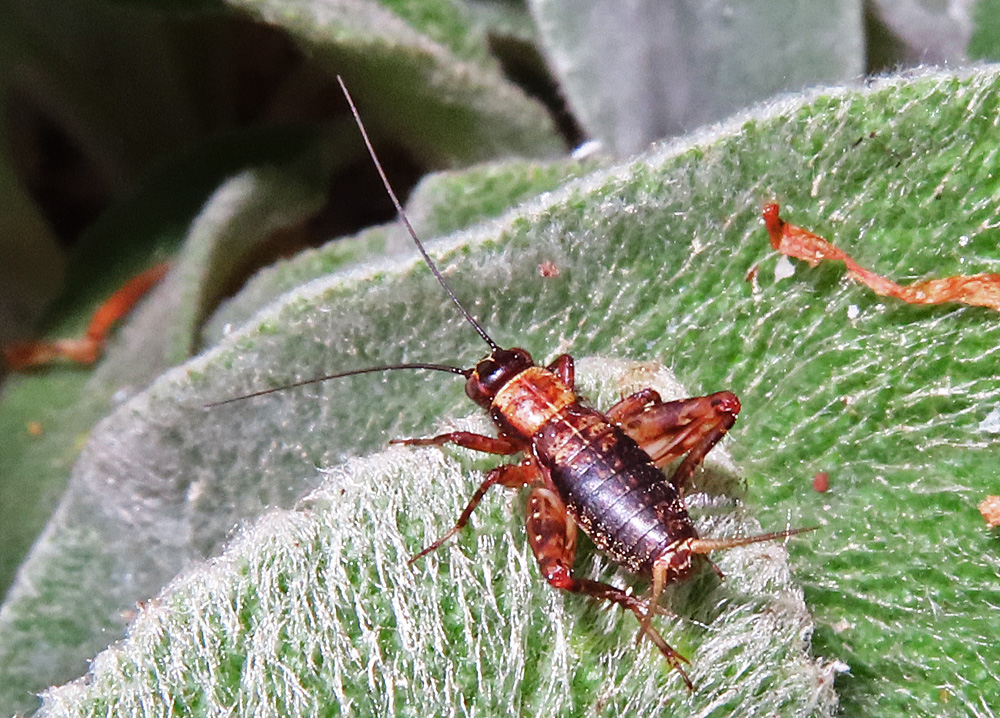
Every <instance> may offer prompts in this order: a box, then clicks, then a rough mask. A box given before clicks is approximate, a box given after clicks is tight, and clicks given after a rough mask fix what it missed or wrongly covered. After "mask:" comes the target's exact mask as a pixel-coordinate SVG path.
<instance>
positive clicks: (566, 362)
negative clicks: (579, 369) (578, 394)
mask: <svg viewBox="0 0 1000 718" xmlns="http://www.w3.org/2000/svg"><path fill="white" fill-rule="evenodd" d="M546 369H548V370H549V371H551V372H553V373H554V374H555V375H556V376H558V377H559V378H560V379H562V380H563V381H564V382H566V385H567V386H569V388H570V389H573V388H574V387H575V384H576V382H575V377H576V369H575V367H574V365H573V357H571V356H570V355H569V354H560V355H559V356H557V357H556V358H555V361H553V362H552V363H551V364H549V365H548V366H547V367H546Z"/></svg>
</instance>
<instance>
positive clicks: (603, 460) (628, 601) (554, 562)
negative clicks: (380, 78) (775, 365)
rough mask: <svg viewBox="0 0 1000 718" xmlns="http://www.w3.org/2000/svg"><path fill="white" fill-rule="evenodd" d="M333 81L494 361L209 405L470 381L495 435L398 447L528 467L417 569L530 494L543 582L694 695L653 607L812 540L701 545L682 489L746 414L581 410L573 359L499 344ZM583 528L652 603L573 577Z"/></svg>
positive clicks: (651, 404) (511, 468) (659, 403)
mask: <svg viewBox="0 0 1000 718" xmlns="http://www.w3.org/2000/svg"><path fill="white" fill-rule="evenodd" d="M337 79H338V81H339V82H340V86H341V89H342V90H343V92H344V96H345V97H346V98H347V102H348V104H349V106H350V109H351V112H352V114H353V115H354V119H355V121H356V122H357V125H358V128H359V130H360V132H361V136H362V138H363V139H364V142H365V145H366V146H367V148H368V152H369V154H370V155H371V158H372V161H373V163H374V165H375V168H376V170H377V171H378V173H379V175H380V177H381V178H382V182H383V184H384V185H385V189H386V192H387V193H388V194H389V197H390V199H391V200H392V202H393V204H394V205H395V208H396V211H397V213H398V215H399V219H400V221H401V222H402V223H403V225H404V226H405V228H406V230H407V232H408V233H409V235H410V237H411V238H412V239H413V242H414V244H415V245H416V247H417V249H418V250H419V251H420V254H421V255H422V256H423V258H424V261H425V262H426V263H427V266H428V267H429V268H430V270H431V272H432V273H433V274H434V276H435V277H436V278H437V281H438V282H439V283H440V284H441V286H442V287H443V289H444V291H445V292H446V293H447V295H448V296H449V297H450V298H451V300H452V302H454V304H455V306H456V307H458V310H459V311H460V312H461V313H462V315H463V316H464V317H465V320H466V321H467V322H468V323H469V325H470V326H471V327H472V328H473V329H474V330H475V331H476V332H477V333H478V334H479V336H480V337H481V338H482V340H483V341H484V342H485V343H486V344H487V346H488V347H489V354H488V355H487V356H486V357H485V358H484V359H482V360H480V361H479V362H478V363H477V364H476V365H475V366H474V367H472V368H470V369H462V368H460V367H454V366H448V365H442V364H424V363H413V364H393V365H385V366H377V367H369V368H365V369H357V370H353V371H346V372H341V373H338V374H330V375H327V376H322V377H317V378H315V379H309V380H306V381H301V382H297V383H294V384H289V385H287V386H283V387H278V388H274V389H267V390H264V391H260V392H255V393H252V394H246V395H244V396H240V397H236V398H233V399H227V400H225V401H220V402H215V403H214V404H209V405H208V406H218V405H221V404H227V403H230V402H233V401H239V400H243V399H247V398H251V397H255V396H261V395H264V394H270V393H272V392H275V391H281V390H284V389H287V388H291V387H296V386H302V385H304V384H311V383H315V382H320V381H326V380H328V379H335V378H339V377H346V376H353V375H357V374H367V373H371V372H383V371H393V370H398V369H423V370H430V371H441V372H448V373H451V374H457V375H460V376H463V377H465V393H466V394H467V395H468V396H469V398H470V399H472V400H473V401H474V402H475V403H476V404H478V405H479V406H481V407H482V408H483V409H485V410H486V411H487V412H488V413H489V415H490V418H491V419H492V420H493V422H494V423H495V424H496V427H497V435H496V436H485V435H481V434H475V433H471V432H466V431H452V432H449V433H446V434H441V435H439V436H434V437H430V438H421V439H397V440H394V441H393V443H398V444H408V445H411V446H440V445H443V444H457V445H458V446H462V447H465V448H468V449H474V450H476V451H483V452H487V453H490V454H497V455H501V456H513V455H515V454H521V455H522V456H523V458H522V459H521V460H520V461H515V462H513V463H507V464H502V465H500V466H498V467H496V468H494V469H492V470H491V471H489V472H488V473H487V474H486V477H485V479H484V480H483V482H482V484H481V485H480V486H479V488H478V489H477V490H476V492H475V493H474V494H473V496H472V498H471V499H470V500H469V502H468V505H467V506H466V507H465V510H464V511H462V514H461V515H460V516H459V518H458V521H457V522H456V523H455V525H454V526H453V527H452V528H451V529H450V530H449V531H447V532H446V533H445V534H444V535H443V536H441V537H440V538H439V539H438V540H436V541H434V542H433V543H432V544H430V545H429V546H427V547H426V548H425V549H423V550H422V551H420V552H419V553H417V554H416V555H415V556H413V558H411V559H410V563H413V562H414V561H416V560H418V559H420V558H421V557H423V556H425V555H427V554H428V553H430V552H431V551H434V550H436V549H438V548H440V547H441V545H442V544H444V543H445V542H446V541H447V540H448V539H450V538H451V537H453V536H454V535H455V534H457V533H458V532H459V531H461V529H462V528H463V527H464V526H465V525H466V524H467V523H468V521H469V518H470V516H471V515H472V513H473V511H475V509H476V507H477V506H478V505H479V502H480V501H481V500H482V498H483V496H484V495H485V494H486V492H487V491H489V489H490V488H491V487H493V486H495V485H497V484H499V485H501V486H506V487H509V488H521V487H529V488H530V489H531V494H530V497H529V500H528V507H527V517H526V521H525V523H526V528H527V536H528V543H529V545H530V547H531V550H532V552H533V553H534V556H535V559H536V560H537V561H538V567H539V569H540V570H541V572H542V575H543V576H544V577H545V579H546V581H548V582H549V584H551V585H552V586H553V587H555V588H559V589H562V590H564V591H569V592H572V593H581V594H585V595H587V596H590V597H592V598H595V599H598V600H602V601H610V602H612V603H617V604H618V605H620V606H622V607H623V608H624V609H627V610H629V611H631V612H632V613H634V614H635V616H636V618H637V619H638V620H639V626H640V637H641V636H643V635H644V636H646V637H647V638H648V639H649V640H651V641H652V642H653V644H655V645H656V647H657V648H658V649H659V650H660V652H661V653H662V654H663V655H664V656H665V657H666V659H667V661H668V662H669V664H670V665H671V666H672V667H673V668H674V669H676V670H677V672H678V673H679V674H680V676H681V677H682V678H683V680H684V682H685V683H686V684H687V686H688V688H689V689H693V684H692V683H691V680H690V678H689V677H688V675H687V673H685V671H684V669H683V667H682V664H683V663H687V662H688V661H687V659H686V658H684V657H683V656H682V655H680V654H679V653H677V651H675V650H674V649H673V648H671V647H670V645H669V644H668V643H667V642H666V641H665V640H664V639H663V637H662V636H661V635H660V634H659V632H658V631H657V630H656V629H655V628H654V627H653V626H652V625H651V623H650V619H651V618H652V616H653V614H654V613H657V612H661V610H660V609H657V605H658V601H659V599H660V595H661V593H662V591H663V589H664V587H665V586H667V585H668V584H671V583H674V582H677V581H682V580H684V579H685V578H687V577H689V576H691V575H692V574H693V573H694V572H695V570H696V569H697V565H696V560H697V559H698V557H704V555H705V554H707V553H709V552H711V551H716V550H719V549H728V548H733V547H736V546H745V545H747V544H751V543H756V542H759V541H769V540H772V539H778V538H784V537H787V536H792V535H794V534H797V533H800V532H802V531H808V530H811V529H793V530H788V531H779V532H775V533H767V534H762V535H759V536H749V537H739V538H718V539H712V538H700V537H699V536H698V533H697V531H696V530H695V528H694V525H693V524H692V522H691V519H690V518H689V516H688V513H687V510H686V509H685V506H684V498H683V491H684V488H685V486H686V484H687V482H688V480H689V479H690V478H691V475H692V474H693V472H694V471H695V469H696V468H697V466H698V465H699V464H700V463H701V462H702V460H703V459H704V457H705V455H706V454H707V453H708V452H709V450H711V448H712V447H713V446H715V444H716V443H718V441H719V440H720V439H721V438H722V437H723V435H724V434H725V433H726V431H728V430H729V428H730V427H732V426H733V423H734V422H735V421H736V415H737V413H738V412H739V410H740V402H739V400H738V399H737V398H736V396H735V395H734V394H732V393H731V392H728V391H720V392H716V393H714V394H709V395H708V396H700V397H694V398H690V399H681V400H679V401H663V400H662V399H661V398H660V396H659V394H657V392H656V391H654V390H653V389H643V390H641V391H639V392H636V393H635V394H632V395H631V396H629V397H626V398H624V399H622V400H621V401H619V402H618V403H617V404H615V405H614V406H612V407H611V408H610V409H608V410H607V412H604V413H601V412H600V411H597V410H596V409H591V408H589V407H587V406H584V405H583V404H582V403H581V401H580V398H579V397H578V395H577V393H576V390H575V388H574V370H573V358H572V357H571V356H569V355H568V354H562V355H560V356H559V357H557V358H556V359H555V360H554V361H553V362H552V363H551V364H549V365H548V366H545V367H543V366H538V365H536V364H535V362H534V360H533V359H532V358H531V355H530V354H529V353H528V352H527V351H525V350H524V349H521V348H519V347H513V348H510V349H505V348H503V347H501V346H500V345H499V344H497V343H496V342H495V341H494V340H493V339H492V338H491V337H490V335H489V334H488V333H487V332H486V330H485V329H484V328H483V327H482V325H480V323H479V322H478V321H477V320H476V319H475V317H473V316H472V315H471V314H470V313H469V311H468V310H467V309H466V308H465V307H464V306H463V305H462V303H461V302H460V301H459V299H458V297H457V296H456V295H455V293H454V292H453V291H452V290H451V288H450V287H449V286H448V284H447V282H446V281H445V279H444V277H443V276H442V275H441V272H440V271H439V270H438V268H437V266H436V265H435V263H434V261H433V260H432V259H431V258H430V256H429V255H428V254H427V251H426V249H425V248H424V246H423V243H422V242H421V241H420V239H419V237H418V236H417V234H416V232H415V231H414V229H413V227H412V226H411V225H410V222H409V220H408V219H407V217H406V213H405V212H404V211H403V207H402V205H401V204H400V202H399V200H398V198H397V197H396V194H395V192H394V191H393V189H392V186H391V185H390V183H389V180H388V179H387V177H386V175H385V172H384V171H383V169H382V166H381V164H380V162H379V160H378V157H377V156H376V154H375V150H374V149H373V147H372V145H371V141H370V140H369V138H368V134H367V132H366V131H365V127H364V124H363V123H362V121H361V117H360V115H359V114H358V110H357V108H356V107H355V105H354V101H353V100H352V98H351V95H350V93H349V92H348V91H347V87H346V86H345V85H344V82H343V80H341V79H340V78H339V77H338V78H337ZM682 457H683V458H682ZM677 459H682V460H681V461H680V463H679V464H678V465H677V467H676V468H675V469H674V471H673V473H672V474H671V476H670V478H669V479H668V478H667V477H666V476H665V475H664V474H663V472H662V471H661V468H662V467H663V466H665V465H666V464H668V463H670V462H672V461H675V460H677ZM578 527H579V528H580V529H582V530H583V531H584V533H586V534H587V535H588V536H589V537H590V538H591V540H592V541H593V542H594V544H595V545H596V546H597V548H598V549H600V550H601V551H603V552H604V553H605V554H607V555H608V556H609V557H611V558H612V559H613V560H614V561H616V562H617V563H619V564H620V565H622V566H625V567H626V568H628V569H629V570H630V571H632V572H634V573H636V574H639V575H642V576H646V577H648V578H650V579H651V581H652V590H651V595H650V597H649V599H648V600H647V599H641V598H637V597H636V596H633V595H632V594H631V593H629V592H626V591H623V590H621V589H619V588H616V587H614V586H611V585H609V584H607V583H602V582H600V581H593V580H590V579H586V578H579V577H577V576H576V575H575V573H574V571H573V564H574V560H575V557H576V548H577V529H578ZM703 560H705V561H707V558H704V559H703ZM713 567H714V564H713ZM716 571H717V572H718V569H716ZM720 576H721V573H720Z"/></svg>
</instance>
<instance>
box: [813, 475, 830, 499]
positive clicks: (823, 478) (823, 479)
mask: <svg viewBox="0 0 1000 718" xmlns="http://www.w3.org/2000/svg"><path fill="white" fill-rule="evenodd" d="M829 490H830V474H828V473H826V472H825V471H818V472H816V475H815V476H814V477H813V491H816V492H818V493H821V494H823V493H826V492H827V491H829Z"/></svg>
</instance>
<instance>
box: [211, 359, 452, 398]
mask: <svg viewBox="0 0 1000 718" xmlns="http://www.w3.org/2000/svg"><path fill="white" fill-rule="evenodd" d="M396 369H427V370H428V371H444V372H448V373H449V374H460V375H461V376H465V377H467V376H469V374H470V373H471V371H472V370H471V369H460V368H459V367H457V366H447V365H446V364H386V365H385V366H370V367H367V368H365V369H353V370H351V371H342V372H339V373H337V374H327V375H326V376H317V377H314V378H313V379H305V380H303V381H297V382H295V383H294V384H285V385H284V386H276V387H274V388H273V389H264V390H262V391H255V392H253V393H252V394H241V395H240V396H234V397H232V398H231V399H223V400H222V401H213V402H212V403H210V404H205V408H206V409H211V408H212V407H215V406H222V405H223V404H232V403H233V402H236V401H243V400H244V399H253V398H254V397H255V396H264V395H265V394H274V393H275V392H278V391H284V390H285V389H294V388H295V387H297V386H305V385H306V384H318V383H319V382H321V381H326V380H327V379H340V378H341V377H345V376H357V375H358V374H373V373H375V372H379V371H395V370H396Z"/></svg>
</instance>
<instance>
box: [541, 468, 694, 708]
mask: <svg viewBox="0 0 1000 718" xmlns="http://www.w3.org/2000/svg"><path fill="white" fill-rule="evenodd" d="M526 526H527V530H528V544H529V545H530V546H531V550H532V552H533V553H534V554H535V560H537V561H538V567H539V569H540V570H541V572H542V575H543V576H545V580H546V581H548V582H549V584H550V585H551V586H553V587H555V588H561V589H562V590H564V591H570V592H571V593H582V594H586V595H587V596H591V597H592V598H596V599H599V600H602V601H611V602H612V603H617V604H618V605H619V606H622V607H623V608H626V609H628V610H630V611H632V613H634V614H635V616H636V618H638V619H639V623H640V625H641V627H642V631H643V633H644V634H645V635H646V636H647V637H648V638H649V639H650V640H651V641H652V642H653V643H654V644H655V645H656V647H657V648H659V649H660V652H661V653H662V654H663V655H664V657H665V658H666V659H667V662H669V663H670V665H671V667H673V668H676V669H677V672H678V673H680V674H681V677H682V678H683V679H684V682H685V683H686V684H687V686H688V688H689V689H693V687H694V686H693V684H692V683H691V679H689V678H688V676H687V673H685V672H684V669H683V668H682V667H681V664H682V663H687V659H686V658H684V656H682V655H681V654H679V653H678V652H677V651H675V650H674V649H673V648H671V647H670V644H668V643H667V642H666V641H665V640H664V639H663V636H661V635H660V634H659V632H658V631H657V630H656V629H655V628H653V627H652V626H650V625H649V621H648V619H647V613H651V612H652V611H653V610H655V609H654V607H653V606H652V605H651V604H647V603H646V602H645V601H643V600H641V599H638V598H636V597H635V596H632V595H631V594H628V593H625V592H624V591H622V590H621V589H618V588H615V587H614V586H611V585H609V584H606V583H601V582H600V581H591V580H589V579H585V578H575V577H574V576H573V562H574V560H575V558H576V530H577V529H576V523H575V522H574V521H573V520H572V518H571V517H570V515H569V514H568V513H567V511H566V506H565V504H563V502H562V501H561V500H560V499H559V496H558V495H557V494H556V493H555V492H554V491H552V490H550V489H544V488H536V489H534V490H533V491H532V492H531V497H530V498H529V499H528V518H527V521H526Z"/></svg>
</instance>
